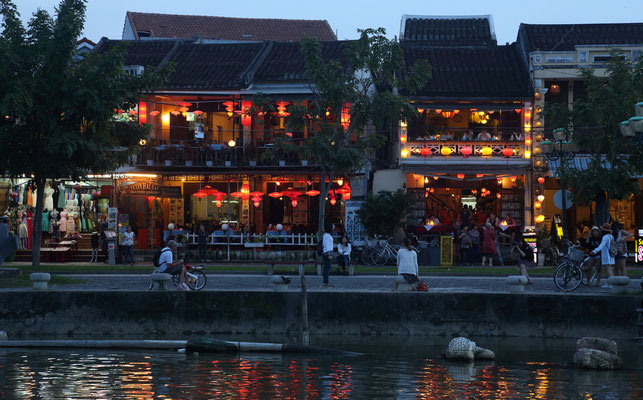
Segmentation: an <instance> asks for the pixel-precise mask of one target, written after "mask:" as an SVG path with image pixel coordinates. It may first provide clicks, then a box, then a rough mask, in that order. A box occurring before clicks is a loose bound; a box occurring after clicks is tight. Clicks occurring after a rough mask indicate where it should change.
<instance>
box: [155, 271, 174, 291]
mask: <svg viewBox="0 0 643 400" xmlns="http://www.w3.org/2000/svg"><path fill="white" fill-rule="evenodd" d="M150 279H151V280H152V282H153V283H154V288H153V290H159V291H167V284H168V282H169V281H170V279H172V275H170V274H166V273H163V272H154V273H153V274H152V275H151V276H150Z"/></svg>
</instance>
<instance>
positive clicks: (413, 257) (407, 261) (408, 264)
mask: <svg viewBox="0 0 643 400" xmlns="http://www.w3.org/2000/svg"><path fill="white" fill-rule="evenodd" d="M397 274H398V275H402V277H403V278H404V280H405V281H406V282H408V284H409V285H411V286H413V290H416V289H417V284H418V282H420V277H419V274H420V273H419V268H418V256H417V253H416V252H415V251H413V250H412V249H411V241H410V240H409V239H408V238H404V242H403V246H402V248H401V249H400V250H398V252H397ZM398 286H399V284H398V283H397V281H396V282H395V291H397V287H398Z"/></svg>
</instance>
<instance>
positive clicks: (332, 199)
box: [330, 197, 337, 206]
mask: <svg viewBox="0 0 643 400" xmlns="http://www.w3.org/2000/svg"><path fill="white" fill-rule="evenodd" d="M335 204H337V200H336V199H335V197H331V198H330V205H331V206H334V205H335Z"/></svg>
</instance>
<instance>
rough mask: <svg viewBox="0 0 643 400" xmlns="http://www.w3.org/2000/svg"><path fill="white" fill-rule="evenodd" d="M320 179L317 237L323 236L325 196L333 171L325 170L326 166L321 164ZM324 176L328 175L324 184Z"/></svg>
mask: <svg viewBox="0 0 643 400" xmlns="http://www.w3.org/2000/svg"><path fill="white" fill-rule="evenodd" d="M320 175H321V179H320V182H319V191H320V193H319V221H318V224H319V226H318V229H317V232H318V233H319V237H320V239H321V237H323V236H324V226H325V223H326V196H328V192H329V189H330V188H331V187H332V185H333V178H334V173H333V172H327V170H326V167H324V166H322V167H321V174H320ZM326 176H328V181H329V183H328V184H326Z"/></svg>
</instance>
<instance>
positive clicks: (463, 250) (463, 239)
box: [459, 226, 473, 265]
mask: <svg viewBox="0 0 643 400" xmlns="http://www.w3.org/2000/svg"><path fill="white" fill-rule="evenodd" d="M459 239H460V258H461V261H462V265H471V264H472V263H473V252H472V247H473V240H471V236H470V235H469V227H468V226H465V227H464V229H463V230H462V233H461V234H460V237H459Z"/></svg>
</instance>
